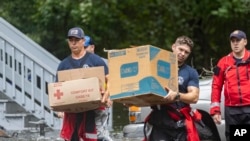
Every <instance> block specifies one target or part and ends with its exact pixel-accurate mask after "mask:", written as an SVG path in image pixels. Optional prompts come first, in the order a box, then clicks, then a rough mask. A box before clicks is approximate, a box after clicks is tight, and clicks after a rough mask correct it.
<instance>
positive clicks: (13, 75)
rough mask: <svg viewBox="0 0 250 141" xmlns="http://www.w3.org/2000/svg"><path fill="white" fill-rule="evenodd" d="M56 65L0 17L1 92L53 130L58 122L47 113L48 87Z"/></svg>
mask: <svg viewBox="0 0 250 141" xmlns="http://www.w3.org/2000/svg"><path fill="white" fill-rule="evenodd" d="M59 62H60V61H59V60H58V59H57V58H55V57H54V56H53V55H51V54H50V53H49V52H47V51H46V50H44V49H43V48H42V47H41V46H39V45H38V44H36V43H35V42H34V41H32V40H31V39H29V38H28V37H26V36H25V35H24V34H23V33H21V32H20V31H18V30H17V29H16V28H15V27H13V26H12V25H11V24H9V23H8V22H6V21H5V20H4V19H2V18H1V17H0V91H1V92H3V93H4V94H5V95H7V96H8V97H10V98H11V99H12V100H14V101H15V102H17V103H18V104H19V105H21V106H23V107H24V108H25V109H26V110H27V111H28V112H30V113H32V114H33V115H34V116H36V117H37V118H39V119H45V121H46V123H47V125H48V126H50V127H52V128H54V129H59V128H60V126H61V119H59V118H57V117H56V116H55V113H54V112H53V111H52V110H50V106H49V103H48V102H49V100H48V92H47V84H48V83H50V82H54V80H55V74H56V67H57V66H58V64H59Z"/></svg>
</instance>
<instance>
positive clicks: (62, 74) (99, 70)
mask: <svg viewBox="0 0 250 141" xmlns="http://www.w3.org/2000/svg"><path fill="white" fill-rule="evenodd" d="M57 75H58V82H61V81H68V80H74V79H80V78H89V77H98V78H99V79H100V80H101V81H102V82H101V83H103V84H105V74H104V67H103V66H99V67H90V68H77V69H70V70H62V71H58V72H57Z"/></svg>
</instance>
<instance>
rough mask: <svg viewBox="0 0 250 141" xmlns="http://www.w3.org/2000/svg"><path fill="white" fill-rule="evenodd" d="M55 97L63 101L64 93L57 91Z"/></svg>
mask: <svg viewBox="0 0 250 141" xmlns="http://www.w3.org/2000/svg"><path fill="white" fill-rule="evenodd" d="M54 96H55V97H57V99H61V96H63V93H62V92H60V90H56V92H55V93H54Z"/></svg>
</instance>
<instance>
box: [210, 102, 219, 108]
mask: <svg viewBox="0 0 250 141" xmlns="http://www.w3.org/2000/svg"><path fill="white" fill-rule="evenodd" d="M214 107H220V103H219V102H213V103H211V104H210V108H214Z"/></svg>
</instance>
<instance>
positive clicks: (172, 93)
mask: <svg viewBox="0 0 250 141" xmlns="http://www.w3.org/2000/svg"><path fill="white" fill-rule="evenodd" d="M165 90H166V92H167V95H166V96H165V97H164V100H165V101H166V102H167V103H172V102H175V101H176V99H175V98H176V96H177V94H178V92H175V91H173V90H172V89H170V88H168V87H167V86H166V87H165Z"/></svg>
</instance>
